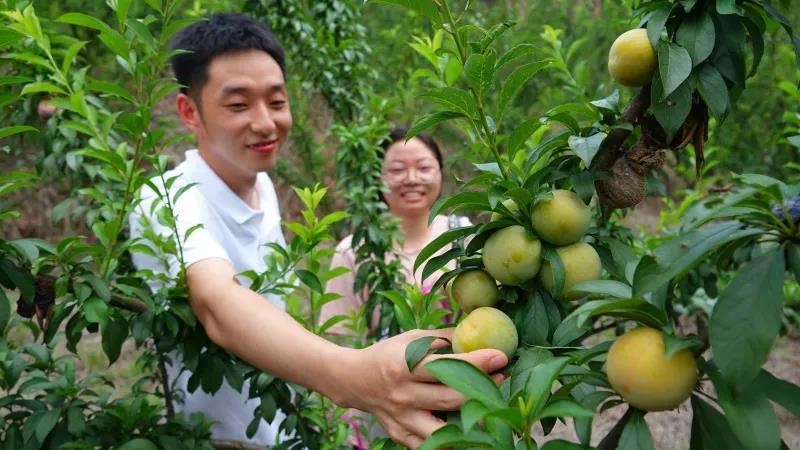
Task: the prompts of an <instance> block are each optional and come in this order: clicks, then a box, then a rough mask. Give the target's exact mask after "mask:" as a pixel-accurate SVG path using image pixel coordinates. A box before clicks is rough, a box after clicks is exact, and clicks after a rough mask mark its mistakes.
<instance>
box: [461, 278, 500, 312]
mask: <svg viewBox="0 0 800 450" xmlns="http://www.w3.org/2000/svg"><path fill="white" fill-rule="evenodd" d="M450 293H451V294H452V295H453V298H455V299H456V302H458V306H460V307H461V310H462V311H464V312H466V313H469V312H470V311H472V310H473V309H475V308H478V307H481V306H494V305H495V303H497V299H498V298H499V297H500V290H499V289H497V283H495V281H494V278H492V277H491V276H490V275H489V274H488V273H486V272H485V271H483V270H480V269H475V270H469V271H467V272H463V273H461V274H459V275H458V276H456V278H455V280H453V286H452V288H451V290H450Z"/></svg>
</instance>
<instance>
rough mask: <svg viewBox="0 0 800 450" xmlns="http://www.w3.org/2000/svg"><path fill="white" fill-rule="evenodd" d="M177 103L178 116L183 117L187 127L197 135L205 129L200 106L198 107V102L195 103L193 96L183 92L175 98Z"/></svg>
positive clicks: (182, 119)
mask: <svg viewBox="0 0 800 450" xmlns="http://www.w3.org/2000/svg"><path fill="white" fill-rule="evenodd" d="M175 105H176V109H177V110H178V117H180V118H181V121H182V122H183V124H184V125H186V128H188V129H189V130H191V131H192V132H193V133H194V134H195V135H197V134H198V133H200V132H201V131H202V129H203V122H202V118H201V117H200V108H198V107H197V103H195V101H194V100H193V99H192V97H190V96H188V95H187V94H184V93H182V92H181V93H179V94H178V96H177V98H176V99H175Z"/></svg>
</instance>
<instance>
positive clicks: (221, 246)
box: [129, 150, 286, 445]
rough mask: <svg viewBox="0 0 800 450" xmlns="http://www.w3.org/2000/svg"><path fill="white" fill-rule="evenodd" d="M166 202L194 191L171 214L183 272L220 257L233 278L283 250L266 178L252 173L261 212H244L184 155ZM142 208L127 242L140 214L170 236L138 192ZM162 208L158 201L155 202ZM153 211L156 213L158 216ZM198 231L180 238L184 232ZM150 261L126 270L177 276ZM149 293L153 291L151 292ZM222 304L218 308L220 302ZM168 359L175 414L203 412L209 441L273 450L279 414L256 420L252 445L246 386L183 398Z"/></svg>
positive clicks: (201, 165) (193, 156)
mask: <svg viewBox="0 0 800 450" xmlns="http://www.w3.org/2000/svg"><path fill="white" fill-rule="evenodd" d="M172 178H175V181H174V182H172V184H171V185H170V192H171V195H170V197H171V198H174V196H175V195H176V194H177V193H178V191H179V190H181V189H182V188H184V187H185V186H189V185H191V184H195V185H194V186H191V187H189V188H188V189H187V190H186V191H185V192H184V193H182V194H181V195H180V196H179V198H178V200H177V202H175V205H174V206H173V207H174V210H175V213H176V222H177V229H178V232H179V235H180V236H181V239H182V246H183V256H184V261H185V263H186V266H187V267H189V266H191V265H192V264H193V263H196V262H198V261H202V260H204V259H208V258H224V259H227V260H228V261H230V262H231V264H232V265H233V268H234V270H235V272H236V273H241V272H244V271H246V270H254V271H256V272H259V273H260V272H263V271H264V270H266V267H265V265H264V256H265V255H266V254H267V252H269V251H270V249H269V247H266V246H265V244H267V243H270V242H275V243H279V244H281V245H285V244H286V242H285V240H284V237H283V232H282V231H281V227H280V211H279V209H278V198H277V196H276V194H275V188H274V186H273V185H272V180H270V178H269V176H268V175H267V174H266V173H263V172H262V173H259V174H258V178H257V180H256V189H257V190H258V197H259V200H260V209H258V210H255V209H252V208H250V207H249V206H248V205H247V204H246V203H245V202H244V201H242V199H240V198H239V197H238V196H236V194H235V193H234V192H233V191H232V190H231V189H230V188H229V187H228V185H227V184H225V182H224V181H222V179H221V178H219V176H217V174H216V173H215V172H214V171H213V170H212V169H211V167H209V166H208V164H206V162H205V160H203V158H202V157H201V156H200V153H199V152H198V151H197V150H189V151H187V152H186V160H185V161H184V162H183V163H181V164H179V165H178V166H177V167H176V168H175V169H173V170H170V171H168V172H166V173H165V174H164V179H165V180H167V183H168V184H169V183H170V181H169V180H170V179H172ZM152 181H153V183H154V184H156V186H159V190H160V191H161V192H164V189H163V185H162V183H161V180H160V179H159V178H154V179H153V180H152ZM140 195H141V199H142V202H141V204H140V205H139V206H138V208H136V210H135V211H134V213H133V214H131V217H130V221H129V224H130V229H131V236H132V237H146V236H147V235H148V234H147V233H149V232H148V231H145V230H146V229H145V228H144V225H143V224H142V222H143V220H142V216H143V215H146V216H147V219H148V220H149V222H150V227H151V228H152V231H153V232H154V233H156V234H157V235H160V236H162V237H172V236H173V235H174V233H173V231H172V229H170V228H168V227H166V226H165V225H163V224H162V223H159V221H158V219H157V217H156V216H157V214H152V215H151V212H150V211H151V205H152V203H153V201H154V200H155V199H157V195H156V193H155V192H153V190H152V189H150V188H149V187H147V186H145V187H144V188H143V189H142V193H141V194H140ZM162 204H163V202H162ZM157 210H158V208H156V210H155V211H157ZM198 224H202V225H203V227H202V228H196V229H194V231H192V232H190V233H189V236H188V238H185V236H186V234H187V231H189V230H191V229H192V228H193V227H195V226H196V225H198ZM142 243H144V244H146V245H149V246H150V247H151V248H152V249H153V250H154V251H155V252H156V254H159V252H158V251H157V250H156V247H155V246H154V245H152V243H149V242H148V241H147V240H144V241H142ZM159 256H160V257H153V256H152V255H147V254H144V253H134V254H133V263H134V265H135V266H136V267H137V268H139V269H150V270H152V271H154V272H156V273H163V274H168V275H169V276H170V278H172V279H174V278H175V277H176V276H177V273H178V267H179V266H178V260H177V258H176V257H175V256H174V255H160V254H159ZM238 278H239V281H240V282H241V284H242V285H243V286H249V285H250V280H249V279H248V278H246V277H238ZM153 287H154V285H153ZM265 297H266V299H268V300H269V301H270V302H272V303H273V304H274V305H276V306H278V307H279V308H281V309H285V305H284V303H283V301H282V300H281V299H280V298H279V297H277V296H273V295H267V296H265ZM224 300H225V299H223V298H221V299H219V301H224ZM173 359H174V360H175V362H176V364H175V365H172V366H168V367H167V372H168V375H169V378H170V380H171V383H172V384H173V386H174V388H175V389H178V390H180V391H182V392H183V396H184V401H183V404H176V410H177V411H183V412H185V413H186V414H187V415H188V414H191V413H193V412H198V411H199V412H202V413H203V414H205V416H206V417H207V418H208V419H209V420H211V421H212V422H214V425H213V426H212V428H211V436H212V438H213V439H222V440H235V441H240V442H246V443H250V444H255V445H275V443H276V442H275V441H276V437H277V435H278V426H279V424H280V421H281V420H282V419H283V417H284V416H283V415H282V414H280V412H278V414H277V415H276V419H275V421H273V423H272V424H267V423H266V421H263V420H262V423H261V425H260V426H259V428H258V432H257V433H256V434H255V435H254V436H253V438H251V439H248V438H247V437H246V435H245V430H246V429H247V425H248V424H249V423H250V421H251V420H252V419H253V410H254V409H255V408H256V407H257V406H258V405H259V400H258V399H248V396H247V392H248V391H249V383H245V385H244V387H243V388H242V392H237V391H236V390H234V389H233V388H232V387H231V386H230V385H229V384H228V382H227V381H223V384H222V387H221V388H220V390H219V391H218V392H217V393H215V394H214V395H209V394H207V393H205V392H203V388H202V387H199V388H197V390H195V392H194V393H189V392H188V390H187V384H188V380H189V377H190V376H191V373H189V372H188V371H186V370H183V371H181V369H182V365H180V364H179V362H180V361H179V358H175V357H174V355H173Z"/></svg>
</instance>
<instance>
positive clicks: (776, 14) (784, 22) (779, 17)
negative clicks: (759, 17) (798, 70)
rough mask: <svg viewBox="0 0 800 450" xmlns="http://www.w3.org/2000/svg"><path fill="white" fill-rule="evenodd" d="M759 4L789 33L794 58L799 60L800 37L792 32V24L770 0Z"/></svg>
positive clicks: (764, 0)
mask: <svg viewBox="0 0 800 450" xmlns="http://www.w3.org/2000/svg"><path fill="white" fill-rule="evenodd" d="M760 5H761V6H762V7H763V8H764V10H765V11H767V14H768V15H769V16H770V17H771V18H773V19H774V20H776V21H777V22H778V23H780V24H781V26H782V27H783V29H784V30H786V33H788V34H789V37H790V38H791V40H792V44H794V55H795V58H796V60H798V61H800V37H798V36H796V35H795V34H794V30H793V29H792V24H791V22H790V21H789V19H787V18H786V16H784V15H783V14H781V12H780V11H778V10H777V8H775V6H774V5H773V4H772V1H770V0H763V1H762V2H760Z"/></svg>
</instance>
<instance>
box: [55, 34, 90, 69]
mask: <svg viewBox="0 0 800 450" xmlns="http://www.w3.org/2000/svg"><path fill="white" fill-rule="evenodd" d="M87 43H88V41H77V42H75V43H73V44H72V45H70V46H69V48H68V49H67V51H66V53H64V59H62V62H61V70H62V71H63V72H64V73H69V70H70V69H71V68H72V64H73V63H74V62H75V58H77V57H78V53H79V52H80V51H81V49H82V48H83V47H84V46H85V45H86V44H87Z"/></svg>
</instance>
